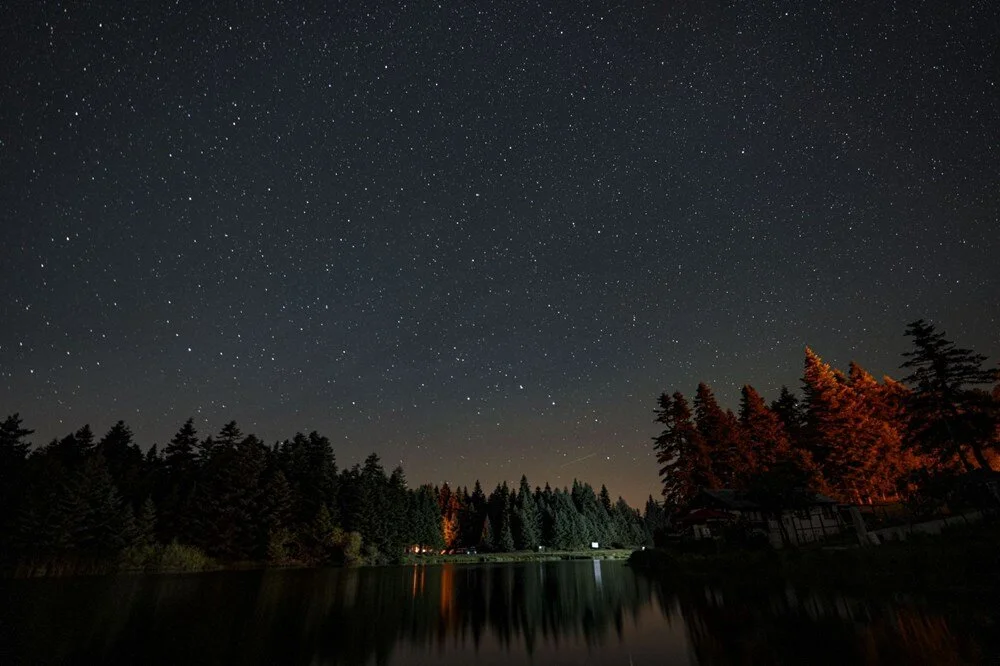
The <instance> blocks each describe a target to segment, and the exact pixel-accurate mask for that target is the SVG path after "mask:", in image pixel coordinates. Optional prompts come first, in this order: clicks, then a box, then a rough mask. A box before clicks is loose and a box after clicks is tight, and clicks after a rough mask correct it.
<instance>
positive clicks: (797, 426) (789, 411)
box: [771, 386, 806, 448]
mask: <svg viewBox="0 0 1000 666" xmlns="http://www.w3.org/2000/svg"><path fill="white" fill-rule="evenodd" d="M771 409H772V410H773V411H774V413H775V414H777V415H778V418H779V419H781V425H782V426H784V428H785V432H786V433H787V434H788V439H789V443H790V444H791V446H792V448H800V445H801V440H802V431H803V429H804V427H805V420H806V416H805V409H804V408H803V405H802V403H800V402H799V399H798V398H796V397H795V394H794V393H792V392H791V391H789V390H788V387H787V386H782V387H781V393H780V394H779V395H778V399H777V400H775V401H774V402H772V403H771Z"/></svg>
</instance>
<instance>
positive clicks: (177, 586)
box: [0, 561, 997, 666]
mask: <svg viewBox="0 0 1000 666" xmlns="http://www.w3.org/2000/svg"><path fill="white" fill-rule="evenodd" d="M0 593H2V596H0V603H2V610H0V664H22V663H24V664H30V663H51V664H56V663H112V664H172V665H173V664H198V663H212V664H223V663H227V664H228V663H232V664H284V663H290V664H371V663H376V664H462V665H463V666H465V665H471V664H476V665H479V664H504V665H505V666H512V665H514V664H542V665H544V666H556V665H557V664H574V665H576V664H615V665H620V666H628V665H634V666H640V665H646V664H751V663H752V664H774V663H786V664H965V663H992V662H993V661H994V659H995V658H996V656H997V655H996V654H995V653H992V652H991V651H990V648H989V638H988V635H989V634H990V622H991V620H990V619H989V618H987V617H984V616H983V615H982V613H976V612H974V611H973V612H969V613H965V612H963V611H961V610H960V609H956V608H954V607H952V606H951V605H941V604H937V605H933V604H928V603H927V602H926V601H921V600H918V599H898V598H896V599H881V600H877V601H876V600H871V599H862V598H857V597H847V596H842V595H835V594H829V593H827V594H820V593H811V592H807V591H803V590H801V589H799V590H796V589H793V588H790V587H784V586H778V585H769V586H762V585H758V584H750V585H740V586H738V587H722V586H716V585H708V586H706V585H696V586H695V585H693V586H688V587H687V588H685V589H674V588H671V587H670V586H668V585H666V584H664V583H661V582H657V581H653V580H650V579H647V578H645V577H643V576H641V575H636V574H634V573H633V572H632V571H631V570H630V569H629V568H628V567H626V566H625V565H624V564H623V563H621V562H597V561H593V562H591V561H577V562H550V563H528V564H497V565H440V566H427V567H394V568H378V569H346V570H345V569H326V570H307V571H296V570H292V571H268V572H260V571H256V572H226V573H213V574H200V575H180V576H178V575H173V576H120V577H112V578H76V579H51V580H22V581H0Z"/></svg>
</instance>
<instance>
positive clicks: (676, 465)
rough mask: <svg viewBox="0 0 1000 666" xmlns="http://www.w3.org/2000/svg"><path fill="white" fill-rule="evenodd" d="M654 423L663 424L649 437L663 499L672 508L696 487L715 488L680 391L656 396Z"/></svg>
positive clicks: (700, 439) (708, 461) (701, 442)
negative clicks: (654, 454)
mask: <svg viewBox="0 0 1000 666" xmlns="http://www.w3.org/2000/svg"><path fill="white" fill-rule="evenodd" d="M656 422H657V423H660V424H662V425H663V426H664V429H663V432H661V433H660V435H659V436H658V437H656V438H654V440H653V441H654V445H653V448H654V450H655V451H656V461H657V464H659V466H660V470H659V474H660V479H661V480H662V481H663V491H662V494H663V498H664V500H665V501H666V502H667V503H668V504H670V505H671V506H672V507H674V508H676V507H680V506H684V505H685V504H687V502H688V501H689V500H690V499H691V498H693V497H694V496H695V494H697V492H698V490H699V489H700V488H706V487H709V488H711V487H718V481H717V479H716V478H715V475H714V474H713V472H712V464H711V458H710V457H709V455H708V451H707V447H706V445H705V441H704V438H703V437H702V436H701V433H700V432H699V431H698V429H697V428H695V426H694V422H693V421H692V420H691V410H690V408H689V407H688V403H687V400H685V399H684V396H683V395H682V394H681V393H679V392H677V393H674V394H673V395H672V396H669V395H667V394H666V393H663V394H661V395H660V399H659V404H658V407H657V409H656Z"/></svg>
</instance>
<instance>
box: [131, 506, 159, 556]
mask: <svg viewBox="0 0 1000 666" xmlns="http://www.w3.org/2000/svg"><path fill="white" fill-rule="evenodd" d="M154 543H156V507H155V506H154V505H153V498H152V497H146V500H145V501H144V502H143V503H142V507H141V508H140V509H139V513H138V514H137V515H136V517H135V539H134V544H135V545H137V546H151V545H153V544H154Z"/></svg>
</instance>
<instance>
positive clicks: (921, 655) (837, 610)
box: [657, 585, 981, 666]
mask: <svg viewBox="0 0 1000 666" xmlns="http://www.w3.org/2000/svg"><path fill="white" fill-rule="evenodd" d="M657 596H658V598H659V599H660V600H661V608H668V609H669V608H679V609H680V612H681V615H682V616H683V618H684V623H685V626H686V627H687V630H688V636H689V638H690V640H691V649H692V651H693V652H694V655H695V657H696V659H697V663H698V664H701V665H702V666H710V665H715V664H744V663H774V664H782V663H796V664H797V663H805V662H808V663H817V664H928V665H930V664H935V665H937V664H969V663H979V662H980V661H981V657H980V649H979V647H978V646H977V644H976V643H975V641H974V640H972V639H971V637H970V636H969V634H968V633H964V634H958V633H956V632H954V631H953V630H952V629H951V627H950V625H949V622H948V620H947V619H946V618H945V617H943V616H942V615H941V614H939V613H935V612H934V611H932V610H931V609H929V608H926V607H922V606H921V605H919V604H918V603H917V602H916V601H913V600H909V601H907V600H900V599H895V600H884V601H877V600H864V599H859V598H852V597H848V596H845V595H841V594H836V593H820V592H815V591H800V590H796V589H794V588H792V587H785V588H780V587H779V588H774V587H771V588H768V587H764V586H761V585H752V586H751V585H739V586H726V587H718V586H713V585H705V586H694V587H689V588H686V589H673V588H669V587H668V586H666V585H660V586H659V589H658V590H657ZM671 598H673V599H674V604H669V600H670V599H671Z"/></svg>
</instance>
